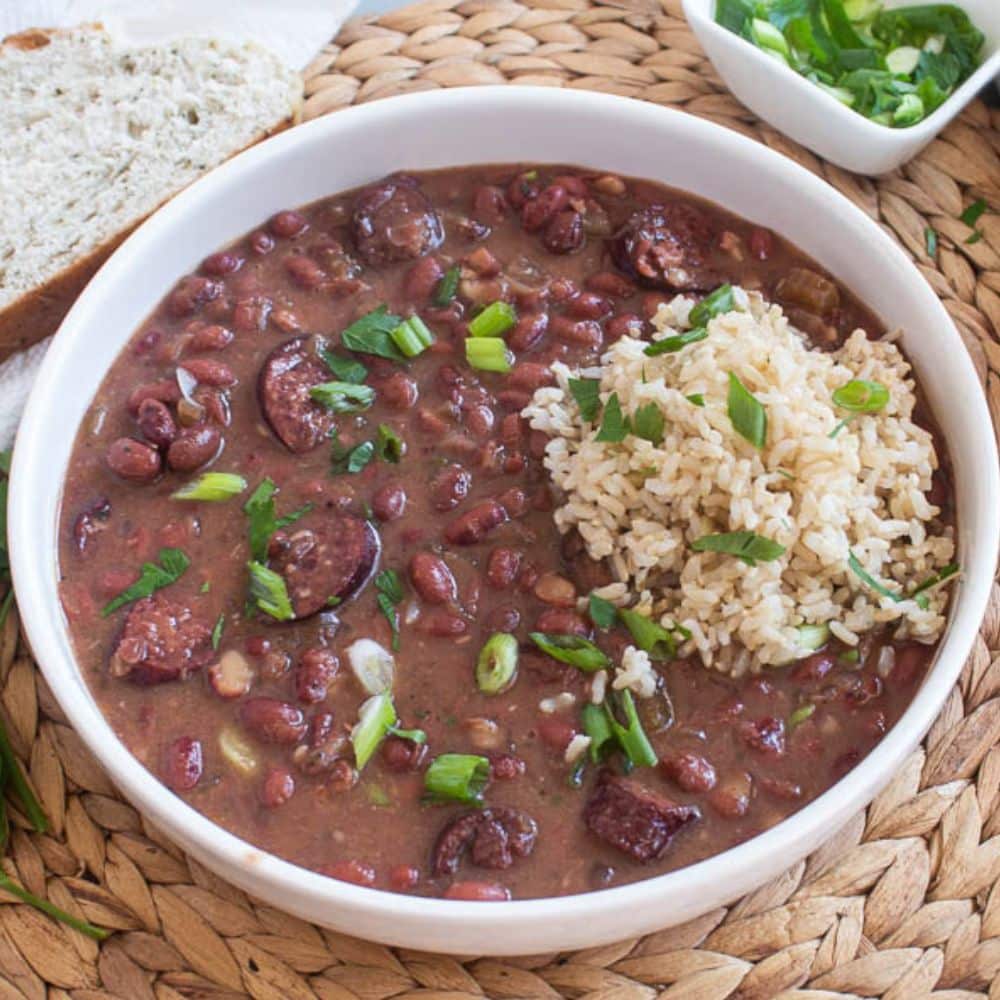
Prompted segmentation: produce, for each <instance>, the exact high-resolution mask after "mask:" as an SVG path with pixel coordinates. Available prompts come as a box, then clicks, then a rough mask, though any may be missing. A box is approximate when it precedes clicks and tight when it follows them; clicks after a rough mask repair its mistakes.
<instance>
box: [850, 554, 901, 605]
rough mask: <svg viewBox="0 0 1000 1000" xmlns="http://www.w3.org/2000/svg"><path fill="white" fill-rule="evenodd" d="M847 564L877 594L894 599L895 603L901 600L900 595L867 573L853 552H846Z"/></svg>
mask: <svg viewBox="0 0 1000 1000" xmlns="http://www.w3.org/2000/svg"><path fill="white" fill-rule="evenodd" d="M847 565H848V566H850V568H851V570H852V571H853V572H854V574H855V576H857V577H859V578H860V579H861V581H862V583H866V584H867V585H868V586H869V587H871V589H872V590H874V591H875V593H877V594H881V595H882V596H883V597H888V598H889V599H890V600H892V601H895V602H896V603H897V604H898V603H899V602H900V601H901V600H903V598H902V596H901V595H899V594H895V593H893V592H892V591H891V590H890V589H889V588H888V587H887V586H886V585H885V584H883V583H879V582H878V580H876V579H875V577H873V576H872V575H871V573H869V572H868V571H867V570H866V569H865V568H864V566H862V565H861V560H860V559H858V557H857V556H856V555H855V554H854V553H853V552H849V553H848V559H847Z"/></svg>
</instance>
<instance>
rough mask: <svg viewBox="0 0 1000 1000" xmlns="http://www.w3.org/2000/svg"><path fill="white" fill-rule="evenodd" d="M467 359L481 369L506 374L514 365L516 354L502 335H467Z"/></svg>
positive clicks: (473, 365) (472, 365) (470, 363)
mask: <svg viewBox="0 0 1000 1000" xmlns="http://www.w3.org/2000/svg"><path fill="white" fill-rule="evenodd" d="M465 360H466V361H468V363H469V365H470V366H471V367H473V368H476V369H478V370H479V371H483V372H500V373H501V374H506V373H507V372H509V371H510V370H511V368H512V367H513V364H514V355H513V354H512V353H511V352H510V351H509V350H508V349H507V343H506V341H504V339H503V338H502V337H467V338H466V340H465Z"/></svg>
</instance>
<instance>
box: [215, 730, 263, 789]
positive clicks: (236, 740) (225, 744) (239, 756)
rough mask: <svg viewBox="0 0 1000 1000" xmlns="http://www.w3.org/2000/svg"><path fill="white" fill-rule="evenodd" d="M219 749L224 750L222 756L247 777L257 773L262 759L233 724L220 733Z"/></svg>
mask: <svg viewBox="0 0 1000 1000" xmlns="http://www.w3.org/2000/svg"><path fill="white" fill-rule="evenodd" d="M219 750H220V751H222V756H223V757H225V758H226V760H227V761H228V762H229V763H230V764H231V765H232V766H233V767H234V768H235V769H236V770H237V771H239V772H240V774H242V775H245V776H246V777H249V776H250V775H252V774H255V773H256V772H257V768H258V767H260V761H259V760H258V759H257V755H256V754H255V753H254V749H253V747H252V746H251V745H250V744H249V743H248V742H247V741H246V740H245V739H244V738H243V736H242V734H241V733H240V732H238V731H237V730H236V729H234V728H233V727H232V726H225V727H224V728H223V729H222V731H221V732H220V733H219Z"/></svg>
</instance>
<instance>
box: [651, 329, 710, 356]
mask: <svg viewBox="0 0 1000 1000" xmlns="http://www.w3.org/2000/svg"><path fill="white" fill-rule="evenodd" d="M707 336H708V330H706V329H705V328H704V327H703V326H699V327H695V328H694V329H693V330H685V331H684V332H683V333H677V334H674V335H673V336H670V337H664V338H663V339H662V340H654V341H653V342H652V343H651V344H648V345H647V346H646V349H645V350H644V351H643V352H642V353H643V354H645V355H646V357H647V358H655V357H657V355H660V354H676V353H677V352H678V351H680V350H683V348H685V347H687V346H688V345H689V344H697V343H698V341H699V340H704V339H705V338H706V337H707Z"/></svg>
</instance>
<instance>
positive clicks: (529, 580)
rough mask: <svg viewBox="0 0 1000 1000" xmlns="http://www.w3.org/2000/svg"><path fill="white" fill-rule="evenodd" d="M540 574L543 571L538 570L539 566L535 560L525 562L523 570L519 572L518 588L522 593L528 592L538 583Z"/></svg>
mask: <svg viewBox="0 0 1000 1000" xmlns="http://www.w3.org/2000/svg"><path fill="white" fill-rule="evenodd" d="M539 576H541V573H539V572H538V567H537V566H536V565H535V564H534V563H533V562H526V563H524V565H523V566H522V567H521V571H520V572H519V573H518V574H517V589H518V590H520V591H521V592H522V593H525V594H526V593H528V591H529V590H533V589H534V587H535V584H536V583H538V578H539Z"/></svg>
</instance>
